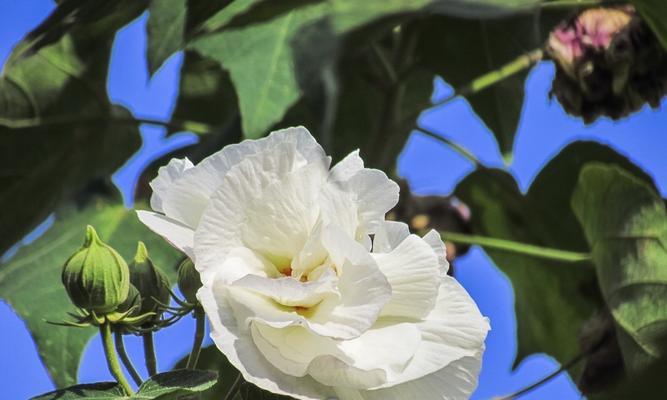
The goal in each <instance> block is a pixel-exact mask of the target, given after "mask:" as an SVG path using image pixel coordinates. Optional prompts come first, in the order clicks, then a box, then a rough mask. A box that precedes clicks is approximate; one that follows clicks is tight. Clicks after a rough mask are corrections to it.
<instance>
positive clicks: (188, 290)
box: [178, 258, 202, 304]
mask: <svg viewBox="0 0 667 400" xmlns="http://www.w3.org/2000/svg"><path fill="white" fill-rule="evenodd" d="M201 286H202V285H201V279H200V278H199V272H197V270H196V269H195V265H194V264H193V263H192V260H190V259H189V258H186V259H185V260H184V261H183V262H182V263H181V265H179V266H178V288H179V289H180V291H181V293H183V296H184V297H185V300H186V301H187V302H188V303H192V304H194V303H196V302H197V290H199V288H200V287H201Z"/></svg>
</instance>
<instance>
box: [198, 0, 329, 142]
mask: <svg viewBox="0 0 667 400" xmlns="http://www.w3.org/2000/svg"><path fill="white" fill-rule="evenodd" d="M324 8H325V5H324V4H315V5H307V6H303V7H300V8H296V9H293V10H290V11H288V12H286V13H284V14H282V15H278V16H277V17H275V18H273V19H270V20H268V21H266V22H263V23H254V24H249V25H247V26H243V27H238V28H236V27H234V28H230V29H227V30H224V31H222V32H217V33H213V34H210V35H208V36H204V37H203V38H201V39H198V40H196V41H194V42H193V43H192V44H191V45H190V47H191V48H193V49H195V50H196V51H198V52H199V53H200V54H202V55H203V56H206V57H209V58H211V59H213V60H216V61H218V62H219V63H220V64H221V65H222V66H223V67H224V68H225V69H226V70H228V71H229V73H230V76H231V79H232V81H233V82H234V86H235V87H236V92H237V95H238V98H239V109H240V111H241V116H242V125H243V132H244V134H245V135H246V137H249V138H257V137H260V136H262V135H264V134H265V133H266V130H267V129H268V128H269V127H270V126H271V125H273V124H275V123H276V122H278V121H279V120H280V119H281V118H282V116H283V114H284V113H285V111H287V109H288V108H289V107H290V106H291V105H293V104H294V103H295V102H296V101H297V100H298V99H299V97H300V96H301V90H300V88H299V84H298V82H297V79H296V77H295V75H294V64H293V59H294V55H293V49H292V47H291V45H290V43H291V42H292V41H293V40H294V39H295V37H296V35H297V33H298V32H299V31H300V29H302V28H303V27H304V26H306V25H307V24H308V23H311V22H314V21H315V20H316V19H317V18H318V17H320V16H322V13H323V10H324Z"/></svg>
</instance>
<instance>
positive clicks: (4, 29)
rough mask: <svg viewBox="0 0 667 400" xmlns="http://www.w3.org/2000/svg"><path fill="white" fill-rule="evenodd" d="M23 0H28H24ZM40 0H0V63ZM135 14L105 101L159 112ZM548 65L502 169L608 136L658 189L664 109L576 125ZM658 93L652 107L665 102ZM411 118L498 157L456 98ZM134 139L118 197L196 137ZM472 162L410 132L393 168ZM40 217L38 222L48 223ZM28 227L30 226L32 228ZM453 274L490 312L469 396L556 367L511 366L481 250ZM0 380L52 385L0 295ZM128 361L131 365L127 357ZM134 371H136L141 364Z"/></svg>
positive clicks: (87, 366) (561, 389) (528, 172)
mask: <svg viewBox="0 0 667 400" xmlns="http://www.w3.org/2000/svg"><path fill="white" fill-rule="evenodd" d="M28 3H29V4H28ZM52 7H53V3H52V2H51V1H47V0H31V1H30V2H19V1H3V2H1V3H0V62H4V60H5V59H6V57H7V55H8V54H9V52H10V51H11V48H12V47H13V46H14V45H15V44H16V43H17V42H18V41H19V40H20V39H21V37H22V36H23V35H25V33H27V32H28V31H29V30H30V29H31V28H33V27H34V26H35V25H37V24H38V23H39V22H40V21H41V20H43V19H44V18H45V17H46V16H47V15H48V13H49V11H50V10H51V9H52ZM145 21H146V16H145V15H143V16H142V17H141V18H139V19H138V20H137V21H135V22H133V23H132V24H130V25H129V26H127V27H126V28H124V29H123V30H122V31H120V32H119V34H118V35H117V38H116V41H115V43H114V48H113V57H112V62H111V68H110V73H109V81H108V89H109V96H110V98H111V100H112V101H114V102H116V103H119V104H123V105H125V106H126V107H128V108H130V109H131V110H132V111H133V113H134V114H135V115H136V116H141V117H150V118H158V119H165V120H168V119H169V116H170V114H171V111H172V108H173V104H174V99H175V96H176V95H177V92H178V74H179V70H180V66H181V62H182V57H181V55H180V54H177V55H175V56H173V57H172V58H171V59H169V61H168V62H167V63H166V65H165V66H164V67H163V68H162V69H161V70H160V71H159V72H158V73H157V74H156V75H155V76H154V78H153V79H152V80H149V79H148V76H147V70H146V59H145V47H146V37H145ZM553 73H554V71H553V66H552V65H550V64H548V63H543V64H541V65H539V66H538V67H537V68H535V69H534V70H533V71H532V72H531V74H530V76H529V78H528V80H527V82H526V102H525V105H524V110H523V112H522V117H521V121H520V125H519V130H518V133H517V138H516V144H515V149H514V162H513V164H512V165H511V166H510V170H511V172H512V173H513V175H514V176H515V178H516V179H517V181H518V182H519V185H520V187H521V188H522V189H523V190H526V189H527V188H528V187H529V185H530V182H531V181H532V179H533V178H534V177H535V175H536V174H537V173H538V172H539V170H540V168H541V167H542V165H543V164H544V162H545V161H547V160H549V159H550V158H551V157H553V156H554V155H555V154H557V153H558V151H559V150H560V149H561V148H562V147H564V146H565V145H566V144H567V143H569V142H572V141H574V140H577V139H593V140H598V141H600V142H603V143H605V144H608V145H610V146H611V147H613V148H614V149H616V150H617V151H620V152H622V153H623V154H625V155H626V156H628V157H629V158H630V159H631V160H633V161H634V162H636V163H638V164H640V165H641V166H643V167H644V168H645V169H646V170H647V171H648V172H649V174H651V175H652V176H653V177H654V178H655V179H656V182H657V185H658V187H659V189H660V191H661V193H662V194H663V196H664V195H666V194H667V164H666V163H665V162H664V156H665V154H667V113H665V112H664V111H652V110H644V111H642V112H641V113H639V114H636V115H635V116H633V117H632V118H630V119H627V120H625V121H622V122H619V123H614V122H611V121H600V122H598V123H596V124H593V125H591V126H588V127H586V126H584V125H583V123H582V122H580V121H579V120H576V119H573V118H570V117H569V116H567V115H565V114H564V112H563V110H562V109H561V107H560V106H559V105H558V104H557V103H555V102H551V101H549V100H548V98H547V93H548V90H549V87H550V82H551V79H552V77H553ZM450 91H451V88H449V87H448V86H447V85H446V84H445V83H444V82H442V81H440V80H437V81H436V82H435V84H434V95H433V97H434V99H437V98H441V97H443V96H446V95H447V93H449V92H450ZM664 106H665V103H664V102H663V107H662V110H664V109H665V107H664ZM420 124H422V126H425V127H428V128H430V129H431V130H433V131H436V132H438V133H440V134H442V135H443V136H445V137H447V138H448V139H450V140H453V141H455V142H457V143H460V144H462V145H464V146H465V147H467V148H468V149H469V150H471V151H472V152H473V153H474V154H475V155H476V156H477V157H478V158H479V159H480V160H481V161H482V162H483V163H484V164H486V165H489V166H502V159H501V157H500V154H499V152H498V149H497V146H496V144H495V141H494V140H493V136H492V135H491V133H490V132H489V131H488V129H487V128H486V127H485V126H484V124H483V123H482V122H480V121H479V119H478V118H477V117H476V116H475V115H474V114H473V113H472V111H471V109H470V107H469V105H468V104H467V102H466V101H465V100H457V101H454V102H452V103H450V104H448V105H446V106H444V107H440V108H438V109H436V110H431V111H428V112H425V113H424V114H423V115H422V117H421V118H420ZM142 137H143V140H144V142H143V146H142V148H141V149H140V151H139V152H138V153H137V154H135V155H134V156H133V157H132V159H130V160H129V161H128V163H127V164H126V165H125V166H124V167H123V168H122V169H121V170H120V171H118V172H117V173H116V174H115V175H114V182H115V183H116V184H117V185H118V186H119V187H120V188H121V190H123V192H124V194H125V199H126V204H128V205H130V201H129V197H128V196H127V195H128V194H129V193H131V190H132V188H133V186H134V184H135V182H136V178H137V174H138V173H139V172H140V171H141V170H142V169H143V168H144V167H145V166H146V165H147V164H148V163H150V162H151V161H152V160H153V159H155V158H156V157H159V156H160V155H162V154H165V153H167V152H169V151H171V150H173V149H175V148H178V147H181V146H184V145H186V144H189V143H193V142H194V141H196V137H195V136H194V135H190V134H188V133H183V134H178V135H174V136H171V137H169V138H165V137H164V131H163V130H162V129H161V128H157V127H149V126H143V127H142ZM471 170H472V165H471V164H470V163H469V162H468V161H467V160H465V159H464V158H462V157H461V156H459V155H458V154H457V153H455V152H454V151H452V150H450V149H448V148H447V147H445V146H443V145H441V144H440V143H438V142H435V141H434V140H433V139H430V138H427V137H424V136H422V135H420V134H419V133H413V134H412V136H411V137H410V140H409V141H408V144H407V145H406V148H405V150H404V151H403V153H402V154H401V157H400V159H399V173H400V175H402V176H403V177H406V178H407V179H408V180H409V182H410V185H411V187H412V189H413V190H414V191H415V192H417V193H419V194H448V193H450V192H451V191H452V190H453V188H454V187H455V185H456V183H457V182H459V181H460V180H461V179H462V178H463V177H464V176H465V175H466V174H467V173H469V172H470V171H471ZM48 225H49V224H48V223H46V224H45V225H44V226H43V227H42V229H41V230H42V231H43V230H45V229H48ZM33 236H34V235H33ZM457 278H458V279H459V280H460V281H461V282H462V284H463V285H464V286H465V287H466V288H467V289H468V291H469V292H470V293H471V294H472V296H473V297H474V298H475V300H476V301H477V303H478V305H479V307H480V309H481V310H482V312H483V313H484V314H485V315H487V316H488V317H489V318H490V319H491V325H492V328H493V330H492V332H491V333H490V334H489V337H488V339H487V351H486V353H485V356H484V366H483V369H482V374H481V377H480V387H479V389H478V391H477V392H476V394H475V396H474V398H476V399H488V398H490V397H492V396H495V395H501V394H507V393H510V392H513V391H515V390H517V389H520V388H522V387H524V386H526V385H528V384H530V383H532V382H534V381H535V380H538V379H539V378H541V377H542V376H544V375H547V374H548V373H550V372H551V371H553V370H555V369H557V368H558V365H557V363H555V362H554V361H553V360H552V359H550V358H549V357H546V356H542V355H534V356H531V357H529V358H528V359H526V360H525V361H524V362H523V363H521V365H519V367H518V368H517V370H516V371H514V372H512V371H511V365H512V362H513V358H514V353H515V351H516V339H515V329H516V321H515V317H514V313H513V301H514V300H513V295H512V290H511V284H510V283H509V281H508V280H507V279H506V277H505V276H504V275H503V274H502V273H501V272H499V270H498V269H497V268H495V266H493V264H492V263H490V262H489V260H488V258H487V256H486V255H485V253H484V252H483V251H481V250H479V249H476V248H475V249H473V250H472V251H471V252H470V253H469V254H468V255H466V256H465V257H462V258H460V259H458V260H457ZM0 321H1V326H2V329H1V330H0V355H1V357H0V386H1V387H2V388H3V398H7V399H23V398H26V397H29V396H32V395H35V394H38V393H41V392H45V391H48V390H51V389H52V384H51V383H50V381H49V379H48V376H47V375H46V372H45V371H44V369H43V367H42V366H41V364H40V362H39V359H38V357H37V352H36V350H35V347H34V345H33V343H32V341H31V339H30V336H29V334H28V332H27V331H26V329H25V326H24V325H23V322H22V321H21V320H20V319H19V318H18V317H17V316H16V315H15V314H14V313H13V311H12V310H11V309H10V308H9V307H8V306H7V305H6V304H4V303H2V302H1V301H0ZM193 326H194V324H193V321H192V320H191V319H190V318H186V319H184V320H183V321H181V322H180V323H179V324H177V325H176V326H175V327H172V328H170V329H167V330H165V331H162V332H159V333H158V334H157V337H156V346H157V348H158V352H159V361H160V365H161V366H162V368H163V369H166V368H168V367H170V366H171V365H172V364H173V363H174V362H175V360H178V359H179V358H180V357H182V356H183V355H184V354H185V353H186V352H187V351H188V349H189V346H190V342H191V337H192V330H193ZM127 346H128V351H129V353H130V356H131V357H133V358H135V359H137V360H140V359H141V347H140V343H139V342H138V341H137V340H135V339H134V338H131V339H129V340H128V343H127ZM136 364H141V363H139V362H137V363H136ZM142 372H143V371H142ZM79 374H80V380H81V381H82V382H93V381H99V380H110V379H111V377H110V376H109V374H108V372H107V371H106V366H105V363H104V358H103V355H102V352H101V346H100V343H99V339H98V338H95V339H94V340H93V341H91V343H90V345H89V346H88V349H87V351H86V353H85V355H84V358H83V360H82V363H81V367H80V369H79ZM579 397H580V396H579V394H578V393H577V391H576V388H574V386H573V385H572V383H571V382H570V380H569V379H568V377H567V375H562V376H560V377H559V378H557V379H554V380H553V381H552V382H551V383H549V384H547V385H545V386H543V387H542V388H541V389H540V390H539V391H535V392H534V393H532V394H529V395H527V396H525V397H524V398H525V399H547V400H548V399H562V400H568V399H578V398H579Z"/></svg>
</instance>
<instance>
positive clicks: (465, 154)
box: [416, 126, 480, 166]
mask: <svg viewBox="0 0 667 400" xmlns="http://www.w3.org/2000/svg"><path fill="white" fill-rule="evenodd" d="M416 130H417V131H418V132H420V133H423V134H424V135H426V136H428V137H431V138H433V139H435V140H438V141H440V142H442V143H444V144H446V145H447V146H449V147H451V148H452V149H453V150H454V151H456V152H457V153H459V154H460V155H462V156H463V157H465V158H467V159H468V161H470V162H471V163H473V164H475V166H479V165H480V162H479V160H478V159H477V157H475V155H474V154H472V153H471V152H470V150H468V149H466V148H465V147H463V146H461V145H460V144H457V143H454V142H452V141H451V140H449V139H447V138H445V137H442V136H440V135H438V134H437V133H435V132H432V131H430V130H428V129H426V128H423V127H421V126H419V127H417V128H416Z"/></svg>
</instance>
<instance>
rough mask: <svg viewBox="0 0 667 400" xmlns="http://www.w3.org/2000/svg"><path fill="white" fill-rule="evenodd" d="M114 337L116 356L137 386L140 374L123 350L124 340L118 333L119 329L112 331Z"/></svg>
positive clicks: (139, 382) (139, 381)
mask: <svg viewBox="0 0 667 400" xmlns="http://www.w3.org/2000/svg"><path fill="white" fill-rule="evenodd" d="M114 339H115V342H116V351H117V352H118V356H119V357H120V361H121V362H122V363H123V365H124V366H125V369H126V370H127V372H129V373H130V376H131V377H132V380H133V381H134V383H135V384H136V385H137V386H141V383H142V382H141V375H139V373H138V372H137V369H136V368H134V365H133V364H132V360H130V357H129V356H128V355H127V351H125V342H124V341H123V334H122V333H120V331H116V332H114Z"/></svg>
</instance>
